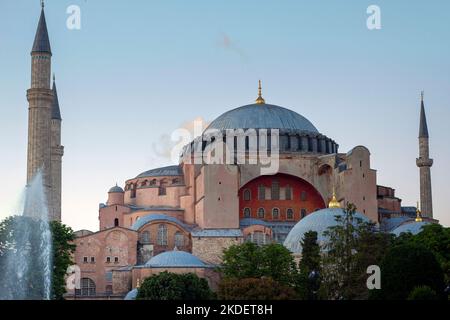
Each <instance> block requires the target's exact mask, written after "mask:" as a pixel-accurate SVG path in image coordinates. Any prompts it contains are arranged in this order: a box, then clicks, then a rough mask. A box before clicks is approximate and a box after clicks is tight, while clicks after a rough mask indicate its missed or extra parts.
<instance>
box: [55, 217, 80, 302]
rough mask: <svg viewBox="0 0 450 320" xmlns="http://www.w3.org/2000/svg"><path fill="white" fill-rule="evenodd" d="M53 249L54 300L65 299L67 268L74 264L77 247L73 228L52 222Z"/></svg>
mask: <svg viewBox="0 0 450 320" xmlns="http://www.w3.org/2000/svg"><path fill="white" fill-rule="evenodd" d="M50 230H51V232H52V239H53V241H52V243H53V246H52V249H53V274H52V299H55V300H59V299H63V295H64V294H65V293H66V282H65V276H66V272H67V268H68V267H69V266H71V265H72V264H73V260H72V254H73V253H74V252H75V249H76V245H75V244H74V243H73V241H74V240H75V234H74V233H73V230H72V228H70V227H68V226H66V225H64V224H62V223H61V222H59V221H52V222H50Z"/></svg>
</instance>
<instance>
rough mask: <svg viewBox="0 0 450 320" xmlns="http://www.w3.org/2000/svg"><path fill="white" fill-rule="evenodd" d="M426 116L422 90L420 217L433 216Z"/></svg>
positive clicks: (430, 161) (418, 164)
mask: <svg viewBox="0 0 450 320" xmlns="http://www.w3.org/2000/svg"><path fill="white" fill-rule="evenodd" d="M428 138H429V137H428V126H427V117H426V115H425V106H424V103H423V91H422V94H421V105H420V125H419V158H417V160H416V164H417V166H418V167H419V170H420V208H421V209H422V210H421V212H422V217H427V218H433V199H432V194H431V173H430V168H431V166H432V165H433V159H430V151H429V150H430V148H429V142H428Z"/></svg>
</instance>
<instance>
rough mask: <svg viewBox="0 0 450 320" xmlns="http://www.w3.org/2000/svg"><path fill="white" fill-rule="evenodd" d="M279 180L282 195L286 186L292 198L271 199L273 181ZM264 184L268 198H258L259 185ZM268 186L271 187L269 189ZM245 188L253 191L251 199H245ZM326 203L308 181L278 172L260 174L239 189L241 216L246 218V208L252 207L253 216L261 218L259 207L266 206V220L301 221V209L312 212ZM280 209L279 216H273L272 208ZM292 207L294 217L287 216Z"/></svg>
mask: <svg viewBox="0 0 450 320" xmlns="http://www.w3.org/2000/svg"><path fill="white" fill-rule="evenodd" d="M274 180H277V181H278V183H279V186H280V195H283V194H284V192H283V191H282V190H281V189H285V188H286V186H289V187H290V188H291V190H292V191H291V195H292V196H291V200H271V187H272V182H273V181H274ZM260 185H264V187H266V192H265V195H266V200H258V187H259V186H260ZM267 188H269V189H268V190H267ZM245 190H249V191H250V193H251V196H250V200H245V199H244V192H245ZM302 192H304V193H305V194H306V198H304V199H302V196H301V195H302ZM325 207H326V206H325V203H324V201H323V199H322V196H321V195H320V193H319V192H318V191H317V190H316V189H315V188H314V187H313V186H312V185H311V184H309V183H308V182H306V181H305V180H303V179H300V178H298V177H294V176H290V175H286V174H276V175H273V176H260V177H258V178H256V179H254V180H252V181H250V182H248V183H247V184H245V185H244V186H243V187H242V188H241V189H240V190H239V218H240V219H243V218H244V209H245V208H250V210H251V216H250V217H251V218H256V219H259V217H258V209H259V208H264V210H265V215H264V219H263V220H266V221H299V220H300V219H301V210H302V209H305V210H306V214H307V215H308V214H310V213H311V212H314V211H316V210H318V209H323V208H325ZM273 208H278V209H279V218H278V219H273V218H272V209H273ZM288 209H292V210H293V213H294V216H293V219H288V218H287V210H288Z"/></svg>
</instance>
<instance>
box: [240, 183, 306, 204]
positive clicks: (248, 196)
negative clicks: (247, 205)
mask: <svg viewBox="0 0 450 320" xmlns="http://www.w3.org/2000/svg"><path fill="white" fill-rule="evenodd" d="M292 193H293V192H292V187H291V186H290V185H286V186H285V187H284V199H285V200H292V199H293V196H292ZM243 196H244V201H250V200H252V191H251V190H250V189H245V190H244V192H243ZM306 198H307V194H306V191H302V192H301V193H300V200H301V201H306ZM258 200H280V185H279V183H278V180H274V181H273V182H272V186H271V188H270V199H267V197H266V186H265V185H263V184H260V185H259V186H258Z"/></svg>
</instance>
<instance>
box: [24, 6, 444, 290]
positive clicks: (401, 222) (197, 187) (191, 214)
mask: <svg viewBox="0 0 450 320" xmlns="http://www.w3.org/2000/svg"><path fill="white" fill-rule="evenodd" d="M31 58H32V59H31V60H32V72H31V88H30V89H29V90H28V91H27V98H28V101H29V126H28V128H29V129H28V130H29V132H28V162H27V177H28V178H27V179H28V181H30V179H32V177H33V176H34V175H35V173H36V172H37V171H38V170H42V171H43V177H44V184H45V187H46V193H47V199H48V204H49V209H50V210H49V212H50V218H51V219H54V220H59V221H60V220H61V163H62V157H63V150H64V148H63V147H62V145H61V123H62V117H61V112H60V106H59V101H58V98H57V90H56V85H55V81H54V80H53V85H52V86H51V59H52V51H51V47H50V41H49V36H48V32H47V26H46V21H45V14H44V7H42V11H41V16H40V19H39V23H38V28H37V32H36V36H35V41H34V44H33V49H32V52H31ZM249 130H254V132H257V135H255V137H254V139H252V138H250V137H249V136H248V135H247V132H249ZM209 132H215V134H214V137H213V138H211V136H210V134H209ZM230 132H234V133H235V136H230V135H229V133H230ZM236 132H237V133H236ZM266 132H269V133H276V134H277V135H276V139H274V138H273V137H274V136H271V137H269V138H267V139H266V138H264V139H263V138H262V137H264V136H263V135H261V133H266ZM241 138H243V139H244V140H241V141H244V143H243V146H244V147H243V149H242V150H237V149H236V150H237V153H238V156H239V152H240V153H241V156H242V155H243V156H244V159H245V160H249V159H251V158H252V157H253V156H254V152H253V151H252V149H251V145H252V143H255V144H256V145H257V146H259V147H260V146H263V145H264V146H271V147H269V151H270V152H271V151H274V146H275V147H276V150H277V151H278V152H277V159H276V160H277V170H276V172H271V173H270V174H267V173H265V172H264V170H263V169H264V165H263V164H262V163H259V162H258V163H256V164H253V163H250V161H245V162H244V163H241V162H239V161H237V160H236V157H234V158H232V159H231V162H226V163H218V164H207V163H204V162H202V161H200V162H198V161H192V160H195V159H194V158H195V150H200V151H201V152H204V151H205V150H208V148H209V147H210V145H211V144H212V143H213V142H218V141H221V142H223V143H224V144H228V143H229V142H230V141H231V140H233V144H232V145H234V147H236V145H238V143H234V142H235V141H237V140H239V139H241ZM217 139H219V140H217ZM428 139H429V137H428V128H427V121H426V115H425V107H424V101H423V96H422V99H421V106H420V124H419V157H418V159H417V160H416V162H417V166H418V167H419V170H420V196H421V199H420V208H421V211H419V210H418V208H416V207H404V206H402V203H401V199H400V198H398V197H396V194H395V190H394V189H393V188H391V187H386V186H380V185H377V173H376V170H374V169H373V168H372V167H371V164H370V151H369V150H368V149H367V148H366V147H364V146H356V147H354V148H353V149H351V150H349V151H348V152H341V151H339V145H338V143H337V142H336V141H334V140H333V139H332V138H330V137H329V136H327V135H325V134H324V133H323V132H321V131H319V130H318V129H317V128H316V127H315V126H314V125H313V123H311V122H310V121H309V120H308V119H306V118H305V117H303V116H301V115H300V114H298V113H296V112H295V111H292V110H290V109H289V108H285V107H281V106H277V105H272V104H268V103H266V102H265V100H264V98H263V97H262V94H261V87H260V90H259V94H258V97H257V99H256V101H255V103H253V104H248V105H244V106H241V107H238V108H235V109H232V110H230V111H228V112H225V113H224V114H222V115H220V116H219V117H217V118H216V119H215V120H214V121H212V122H211V123H210V125H209V127H208V128H207V129H206V130H205V132H204V133H203V134H202V135H201V136H200V137H197V138H195V139H194V140H193V141H192V142H191V143H189V144H188V145H187V146H186V147H185V148H184V149H183V154H182V155H181V157H180V161H179V163H178V164H177V165H172V166H168V167H163V168H153V169H150V170H148V171H145V172H142V173H139V174H137V175H136V176H134V177H130V179H128V180H127V181H125V183H124V184H123V185H122V186H118V185H116V186H113V187H112V188H111V189H110V190H109V191H108V199H107V201H106V203H104V204H103V203H102V204H100V207H99V216H98V217H99V231H96V232H92V231H88V230H80V231H77V232H76V239H75V244H76V252H75V254H74V261H75V264H76V265H77V266H78V267H79V270H80V272H81V287H80V288H79V289H76V290H71V291H69V292H68V294H67V298H69V299H74V298H76V299H106V298H108V299H123V298H124V297H126V298H133V295H135V294H136V288H137V287H139V285H140V283H141V282H142V281H143V279H145V278H146V277H148V276H150V275H152V274H157V273H159V272H161V271H170V272H176V273H185V272H194V273H196V274H197V275H199V276H200V277H203V278H206V279H207V280H208V282H209V284H210V285H211V287H212V288H215V287H216V286H217V283H218V280H219V275H218V274H217V272H216V268H215V267H216V266H217V265H219V264H220V263H221V256H222V253H223V250H224V249H225V248H227V247H229V246H230V245H233V244H238V243H242V242H244V241H251V242H255V243H257V244H265V243H269V242H278V243H282V244H284V245H285V246H286V247H287V248H288V249H290V250H291V251H292V253H293V254H294V255H295V254H298V255H300V254H301V247H300V243H299V240H300V239H301V238H302V236H303V234H304V233H305V232H306V231H309V230H315V231H318V233H319V240H320V241H322V240H324V239H322V236H321V233H322V231H324V230H325V229H326V228H327V227H329V226H330V225H333V223H335V219H334V217H335V216H336V215H339V214H342V212H343V209H342V208H343V207H345V205H346V203H353V204H355V206H356V207H357V211H358V216H360V217H361V218H362V219H366V220H367V221H369V220H370V221H373V222H375V223H376V224H377V226H378V228H380V229H381V230H382V231H385V232H393V233H395V234H399V233H401V232H407V231H410V232H413V233H417V232H419V231H420V229H421V227H422V226H423V225H424V224H428V223H437V221H436V220H434V219H433V209H432V195H431V175H430V168H431V166H432V164H433V160H432V159H430V158H429V147H428V146H429V144H428ZM250 140H251V141H250ZM271 148H272V149H271ZM127 293H128V294H127Z"/></svg>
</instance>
